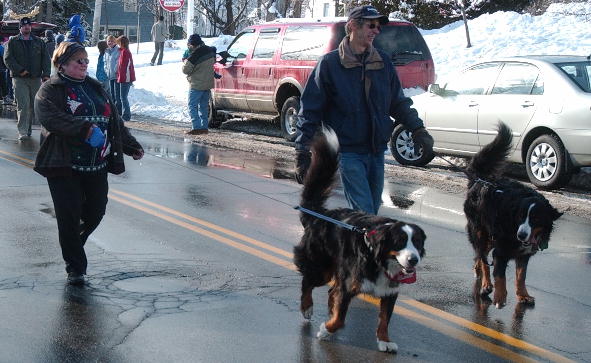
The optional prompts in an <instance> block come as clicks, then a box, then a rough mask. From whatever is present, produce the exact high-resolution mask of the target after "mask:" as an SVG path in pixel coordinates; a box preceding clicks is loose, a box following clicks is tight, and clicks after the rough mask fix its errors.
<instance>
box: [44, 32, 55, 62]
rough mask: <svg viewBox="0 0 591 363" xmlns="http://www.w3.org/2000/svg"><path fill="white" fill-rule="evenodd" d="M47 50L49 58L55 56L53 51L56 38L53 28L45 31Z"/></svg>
mask: <svg viewBox="0 0 591 363" xmlns="http://www.w3.org/2000/svg"><path fill="white" fill-rule="evenodd" d="M44 42H45V50H47V55H48V56H49V59H51V57H53V51H54V50H55V38H54V36H53V30H51V29H47V30H46V31H45V39H44Z"/></svg>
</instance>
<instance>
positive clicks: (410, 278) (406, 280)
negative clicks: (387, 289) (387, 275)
mask: <svg viewBox="0 0 591 363" xmlns="http://www.w3.org/2000/svg"><path fill="white" fill-rule="evenodd" d="M396 280H398V282H400V283H401V284H412V283H415V282H416V281H417V273H416V271H413V272H411V273H409V274H406V273H404V272H403V271H400V272H399V273H398V275H396Z"/></svg>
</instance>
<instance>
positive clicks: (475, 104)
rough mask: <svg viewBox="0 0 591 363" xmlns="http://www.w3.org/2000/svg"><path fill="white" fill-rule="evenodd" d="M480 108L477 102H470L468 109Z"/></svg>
mask: <svg viewBox="0 0 591 363" xmlns="http://www.w3.org/2000/svg"><path fill="white" fill-rule="evenodd" d="M476 106H478V102H476V101H468V107H476Z"/></svg>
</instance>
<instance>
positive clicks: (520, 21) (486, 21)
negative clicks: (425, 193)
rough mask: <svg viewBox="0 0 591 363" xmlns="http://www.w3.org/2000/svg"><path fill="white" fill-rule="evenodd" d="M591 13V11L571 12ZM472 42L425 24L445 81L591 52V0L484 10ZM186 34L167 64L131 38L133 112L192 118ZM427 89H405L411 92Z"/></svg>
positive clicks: (224, 40)
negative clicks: (506, 63)
mask: <svg viewBox="0 0 591 363" xmlns="http://www.w3.org/2000/svg"><path fill="white" fill-rule="evenodd" d="M568 14H590V15H568ZM468 27H469V30H470V40H471V43H472V47H471V48H466V33H465V29H464V24H463V22H462V21H458V22H455V23H452V24H449V25H447V26H445V27H443V28H441V29H435V30H421V33H422V34H423V37H424V38H425V40H426V42H427V45H428V46H429V49H430V50H431V54H432V56H433V60H434V62H435V71H436V74H437V81H436V82H437V83H440V84H444V83H445V80H446V79H449V78H450V77H453V75H454V74H455V73H456V72H459V71H461V70H462V69H463V68H465V67H467V66H470V65H471V64H473V63H476V62H479V61H481V60H485V59H488V58H491V57H495V56H514V55H532V54H563V55H585V56H587V55H590V54H591V2H589V1H587V2H585V3H571V4H553V5H551V6H550V7H549V8H548V10H547V11H546V13H545V14H543V15H540V16H532V15H528V14H518V13H515V12H496V13H493V14H484V15H481V16H480V17H478V18H475V19H471V20H469V21H468ZM231 39H232V38H231V37H220V38H203V40H204V41H205V43H206V44H208V45H213V46H215V47H216V48H217V49H218V51H221V50H224V49H225V48H226V47H227V46H228V44H229V43H230V41H231ZM186 43H187V42H186V40H178V41H172V42H169V43H167V47H165V50H164V60H163V64H162V65H161V66H150V59H151V57H152V54H153V52H154V43H152V42H147V43H141V44H140V45H139V53H137V50H138V46H137V44H131V45H130V50H131V51H132V55H133V60H134V66H135V74H136V78H137V80H136V82H134V84H133V87H132V88H131V90H130V92H129V102H130V105H131V112H132V114H134V115H138V116H148V117H154V118H160V119H165V120H168V121H173V122H175V123H187V124H190V119H189V114H188V109H187V99H188V93H189V83H188V82H187V80H186V78H185V76H184V75H183V73H182V72H181V69H182V61H181V58H182V54H183V52H184V50H185V49H186ZM87 50H88V53H89V58H90V60H91V63H90V65H89V73H90V75H91V76H94V74H95V71H96V63H97V60H98V50H97V49H96V47H94V48H87ZM423 92H424V90H422V89H405V94H406V95H407V96H409V97H412V96H414V95H417V94H420V93H423Z"/></svg>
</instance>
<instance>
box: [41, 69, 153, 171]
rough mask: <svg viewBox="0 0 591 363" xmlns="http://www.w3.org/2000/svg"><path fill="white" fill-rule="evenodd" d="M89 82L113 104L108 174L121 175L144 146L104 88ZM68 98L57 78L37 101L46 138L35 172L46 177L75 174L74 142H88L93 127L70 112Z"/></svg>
mask: <svg viewBox="0 0 591 363" xmlns="http://www.w3.org/2000/svg"><path fill="white" fill-rule="evenodd" d="M86 81H87V82H89V83H91V84H92V85H93V86H94V87H95V91H96V92H97V93H100V94H101V95H102V96H103V97H104V99H105V100H108V102H109V104H110V107H111V117H110V118H109V134H108V137H109V142H110V144H111V150H110V153H109V155H108V156H107V162H108V166H107V168H108V169H107V170H108V171H109V172H110V173H113V174H121V173H123V172H124V171H125V164H124V162H123V154H124V153H125V154H127V155H133V154H134V153H136V152H137V151H139V150H142V146H141V145H140V144H139V143H138V142H137V140H136V139H135V138H134V137H133V136H132V135H131V134H130V133H129V130H128V129H127V128H126V127H125V126H124V124H123V120H121V117H120V116H119V114H118V112H117V107H115V104H114V103H113V102H112V100H111V98H110V96H109V95H108V94H107V92H105V91H104V89H103V87H102V86H101V84H100V83H99V82H98V81H96V80H94V79H92V78H91V77H88V76H87V77H86ZM66 98H67V95H66V83H65V81H64V80H62V79H61V78H60V77H59V76H57V75H56V76H53V77H51V78H50V79H49V80H48V81H47V82H45V83H43V85H42V86H41V88H40V89H39V92H37V96H36V97H35V116H36V117H37V120H38V121H39V123H40V124H41V125H42V126H43V128H44V130H43V132H44V135H46V137H45V140H44V141H43V143H42V144H41V147H40V149H39V152H38V153H37V158H36V159H35V167H34V170H35V171H36V172H38V173H39V174H41V175H43V176H45V177H54V176H69V175H71V174H72V161H71V156H72V151H71V145H72V140H73V139H74V140H82V141H84V140H85V139H86V135H87V134H88V130H89V128H90V127H91V126H92V123H91V122H88V121H82V120H80V119H79V118H76V117H74V115H72V114H70V113H68V112H66V106H67V105H66Z"/></svg>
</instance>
